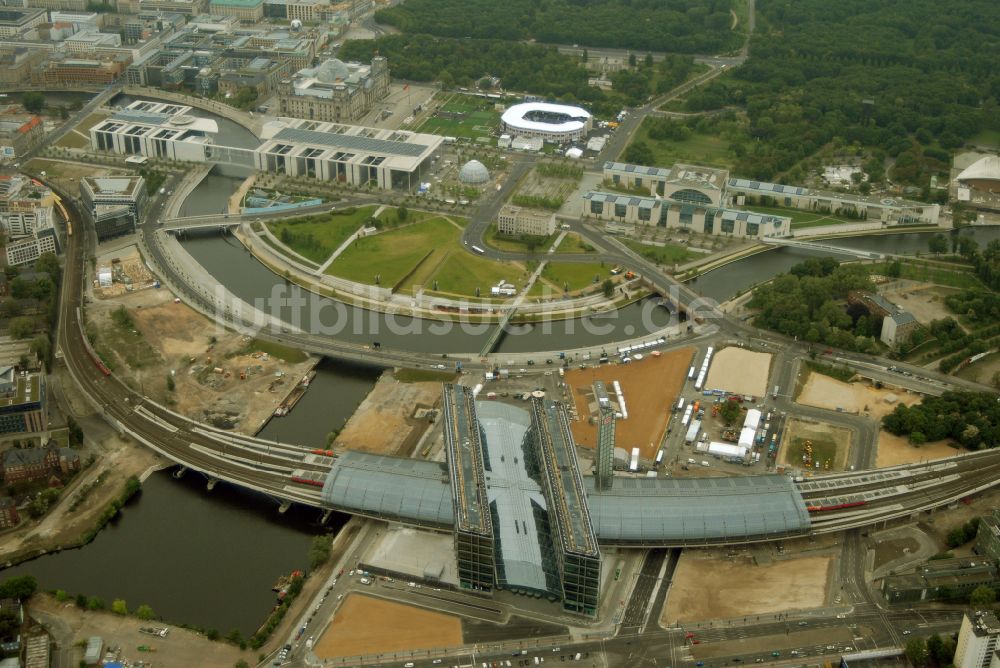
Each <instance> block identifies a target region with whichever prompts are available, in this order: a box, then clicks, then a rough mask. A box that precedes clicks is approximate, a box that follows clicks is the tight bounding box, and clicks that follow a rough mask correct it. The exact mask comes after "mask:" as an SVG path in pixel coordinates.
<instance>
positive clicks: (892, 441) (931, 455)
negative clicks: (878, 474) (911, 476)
mask: <svg viewBox="0 0 1000 668" xmlns="http://www.w3.org/2000/svg"><path fill="white" fill-rule="evenodd" d="M961 452H964V450H960V449H958V448H955V447H953V446H952V445H951V444H950V443H949V442H948V441H935V442H933V443H924V444H923V445H920V446H917V445H912V444H911V443H910V442H909V440H908V439H907V438H906V437H905V436H895V435H893V434H890V433H889V432H887V431H880V432H879V435H878V456H877V457H876V458H875V466H877V467H883V466H896V465H897V464H910V463H912V462H919V461H923V460H931V459H942V458H944V457H953V456H955V455H957V454H959V453H961Z"/></svg>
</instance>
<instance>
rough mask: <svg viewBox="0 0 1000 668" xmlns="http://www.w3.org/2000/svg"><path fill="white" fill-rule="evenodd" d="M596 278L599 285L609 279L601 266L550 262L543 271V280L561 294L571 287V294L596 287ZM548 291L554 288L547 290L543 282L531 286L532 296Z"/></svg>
mask: <svg viewBox="0 0 1000 668" xmlns="http://www.w3.org/2000/svg"><path fill="white" fill-rule="evenodd" d="M594 276H597V281H598V283H601V282H603V281H604V279H605V278H609V274H608V272H607V270H606V269H602V268H601V266H600V265H599V264H589V263H582V262H549V263H548V264H546V265H545V269H543V270H542V278H543V279H545V280H546V281H548V282H550V283H552V284H553V285H554V286H555V289H557V290H558V292H559V293H560V294H561V293H562V292H563V290H564V289H565V288H566V287H569V291H570V292H574V291H576V290H582V289H583V288H586V287H588V286H591V285H594ZM546 289H548V290H552V289H553V288H552V287H551V286H550V287H548V288H546V287H545V284H544V283H542V281H536V282H535V284H534V285H533V286H531V292H530V293H529V294H530V295H532V296H537V295H542V294H544V293H545V291H546Z"/></svg>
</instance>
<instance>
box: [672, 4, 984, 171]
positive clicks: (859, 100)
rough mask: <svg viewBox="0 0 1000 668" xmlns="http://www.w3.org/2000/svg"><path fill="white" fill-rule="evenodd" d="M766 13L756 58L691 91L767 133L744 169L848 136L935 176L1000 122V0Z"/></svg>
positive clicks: (775, 165) (701, 102) (780, 7)
mask: <svg viewBox="0 0 1000 668" xmlns="http://www.w3.org/2000/svg"><path fill="white" fill-rule="evenodd" d="M757 14H758V20H757V25H758V31H757V33H755V35H754V37H753V42H752V46H751V54H752V55H751V57H750V59H749V60H748V61H747V62H746V64H745V65H744V66H742V67H740V68H736V69H735V70H733V72H732V73H731V74H729V75H727V76H726V77H725V78H724V79H720V80H717V81H718V83H717V84H712V85H710V86H708V87H706V88H705V89H703V90H699V91H698V92H696V93H693V94H692V95H691V96H690V97H689V99H690V104H691V105H692V107H693V110H700V109H706V108H718V107H721V106H725V105H738V106H741V107H744V108H745V109H746V111H747V114H748V116H749V119H750V136H751V138H752V139H753V140H755V141H754V142H753V143H752V144H751V146H750V150H749V151H748V153H747V155H746V156H745V157H743V158H742V159H741V160H740V161H739V162H738V164H737V165H736V168H735V170H734V171H736V172H737V173H740V174H744V175H746V176H750V177H754V178H760V179H773V178H775V177H776V176H777V175H779V174H780V173H782V172H784V171H786V170H789V169H790V168H792V167H793V166H794V165H795V164H796V163H798V162H799V161H800V160H802V159H803V158H806V157H808V156H810V155H813V154H814V153H816V152H817V151H818V150H819V149H820V148H821V147H823V146H824V145H826V144H828V143H829V142H831V141H833V140H834V139H835V138H839V139H840V140H843V141H844V142H846V143H848V144H850V143H858V144H860V145H862V146H865V147H868V148H871V149H877V150H878V151H879V152H880V154H879V157H884V158H891V159H895V161H896V165H895V167H894V170H898V178H900V179H901V180H904V181H907V182H911V183H919V184H924V183H926V182H929V179H930V176H931V174H933V173H940V172H943V171H946V167H947V162H948V160H949V156H950V151H951V150H952V149H954V148H957V147H959V146H961V145H962V144H963V143H964V142H965V141H966V140H968V139H969V138H970V137H972V136H973V135H975V134H976V133H978V132H980V131H981V130H983V129H986V128H996V127H998V126H1000V121H998V117H1000V116H998V114H997V113H996V106H997V102H998V100H1000V73H998V72H997V70H996V68H995V63H996V62H997V60H998V58H1000V43H998V42H997V41H996V39H995V38H994V37H993V36H994V35H996V34H997V32H998V31H1000V14H998V13H997V12H996V11H995V4H994V2H993V1H992V0H956V1H955V2H951V3H947V5H944V4H941V3H940V2H934V1H933V0H913V1H912V2H907V3H904V4H902V5H901V4H900V3H898V2H895V0H843V1H842V2H837V3H833V4H831V3H829V2H827V1H826V0H797V1H796V2H786V1H783V0H760V1H758V2H757ZM894 176H897V175H896V174H894Z"/></svg>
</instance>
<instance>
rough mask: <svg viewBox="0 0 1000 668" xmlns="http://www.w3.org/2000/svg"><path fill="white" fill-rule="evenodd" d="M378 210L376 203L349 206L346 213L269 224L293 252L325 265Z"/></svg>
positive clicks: (332, 213)
mask: <svg viewBox="0 0 1000 668" xmlns="http://www.w3.org/2000/svg"><path fill="white" fill-rule="evenodd" d="M374 212H375V207H374V206H364V207H360V208H358V209H349V210H347V212H346V213H341V212H337V211H333V212H330V213H324V214H319V215H316V216H303V217H302V218H292V219H290V220H282V221H279V222H275V223H267V226H268V229H270V230H271V233H272V234H273V235H274V236H276V237H277V238H278V239H280V240H281V242H282V243H283V244H285V245H286V246H288V247H289V248H291V249H292V250H293V251H295V252H296V253H298V254H299V255H301V256H303V257H306V258H309V259H310V260H312V261H313V262H316V263H317V264H322V263H323V262H325V261H326V259H327V258H328V257H330V254H331V253H333V251H335V250H337V248H339V247H340V245H341V244H342V243H344V241H345V240H346V239H347V237H349V236H351V235H352V234H354V233H355V232H356V231H357V230H358V228H360V227H361V226H362V225H363V224H364V222H365V221H366V220H368V219H369V218H371V215H372V214H373V213H374Z"/></svg>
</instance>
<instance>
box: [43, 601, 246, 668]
mask: <svg viewBox="0 0 1000 668" xmlns="http://www.w3.org/2000/svg"><path fill="white" fill-rule="evenodd" d="M28 610H29V612H36V611H37V612H41V613H43V614H48V615H54V616H57V617H59V619H60V620H61V621H63V622H64V623H66V624H67V625H68V626H69V628H70V629H71V630H72V631H73V637H74V639H75V640H76V641H78V642H80V641H85V640H86V639H87V638H89V637H90V636H101V637H102V638H104V642H105V644H106V645H117V646H119V647H121V648H122V653H123V657H124V658H127V659H130V660H132V661H136V660H140V659H144V660H146V661H151V662H152V665H154V666H157V668H188V667H189V666H198V667H199V668H231V666H233V665H234V664H235V663H236V662H237V661H238V660H239V659H241V658H242V659H244V660H246V661H248V662H249V663H251V664H253V663H254V657H253V656H252V654H251V652H249V651H247V652H241V651H240V649H239V648H238V647H235V646H234V645H230V644H229V643H227V642H213V641H211V640H208V639H206V638H205V636H203V635H201V634H200V633H195V632H194V631H189V630H187V629H182V628H179V627H176V626H171V625H170V624H164V623H163V622H144V621H141V620H139V619H137V618H135V617H121V616H119V615H115V614H112V613H110V612H93V611H83V610H80V609H79V608H77V607H76V606H75V605H74V604H73V603H59V602H58V601H56V600H55V598H53V597H52V596H49V595H48V594H36V595H35V596H33V597H32V599H31V602H30V604H29V606H28ZM140 626H155V627H157V628H161V627H163V626H167V627H169V628H170V633H169V634H168V635H167V637H166V638H155V637H153V636H148V635H144V634H142V633H139V627H140ZM139 645H148V646H151V647H155V648H156V652H155V653H152V654H150V653H145V652H140V651H138V649H137V648H138V647H139ZM73 651H74V655H75V658H76V659H83V650H82V649H81V648H79V647H77V648H75V649H74V650H73ZM80 663H82V661H81V662H80ZM73 665H76V663H75V662H74V664H73Z"/></svg>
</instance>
